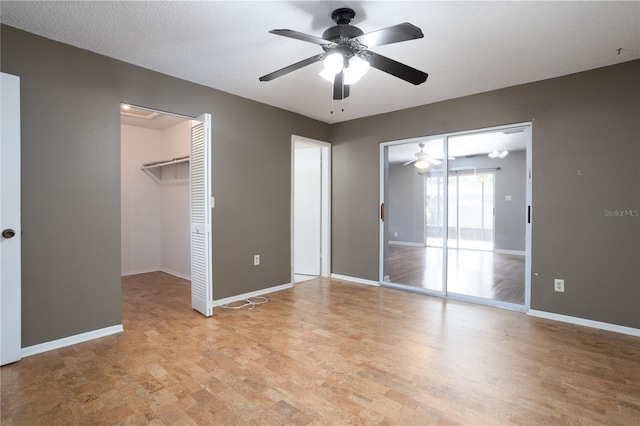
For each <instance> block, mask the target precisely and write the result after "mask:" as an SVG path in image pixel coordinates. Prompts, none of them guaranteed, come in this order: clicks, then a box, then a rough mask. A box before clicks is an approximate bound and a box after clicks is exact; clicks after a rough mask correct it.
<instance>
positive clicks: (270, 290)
mask: <svg viewBox="0 0 640 426" xmlns="http://www.w3.org/2000/svg"><path fill="white" fill-rule="evenodd" d="M292 287H293V284H291V283H288V284H281V285H277V286H275V287H269V288H263V289H262V290H256V291H252V292H249V293H244V294H238V295H237V296H231V297H225V298H224V299H218V300H214V301H213V305H211V306H213V307H216V306H221V305H226V304H227V303H233V302H237V301H238V300H245V299H248V298H250V297H258V296H262V295H263V294H268V293H275V292H276V291H282V290H286V289H288V288H292Z"/></svg>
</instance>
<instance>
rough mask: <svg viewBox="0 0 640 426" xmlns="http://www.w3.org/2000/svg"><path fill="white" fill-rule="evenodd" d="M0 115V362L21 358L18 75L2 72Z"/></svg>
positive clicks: (2, 363)
mask: <svg viewBox="0 0 640 426" xmlns="http://www.w3.org/2000/svg"><path fill="white" fill-rule="evenodd" d="M0 87H1V88H2V90H0V94H1V97H2V101H1V106H0V117H1V122H2V126H1V127H2V130H1V132H0V229H1V230H2V235H1V236H0V325H1V330H0V365H5V364H9V363H11V362H15V361H18V360H19V359H20V349H21V318H20V315H21V312H20V305H21V293H20V291H21V289H20V287H21V271H20V268H21V264H20V262H21V258H20V257H21V256H20V250H21V248H20V246H21V244H20V242H21V240H20V233H21V227H20V78H19V77H16V76H14V75H9V74H5V73H2V80H1V82H0Z"/></svg>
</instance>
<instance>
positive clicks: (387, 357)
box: [0, 272, 640, 426]
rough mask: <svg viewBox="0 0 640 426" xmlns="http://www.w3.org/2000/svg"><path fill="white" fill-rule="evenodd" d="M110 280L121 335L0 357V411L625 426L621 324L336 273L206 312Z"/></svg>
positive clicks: (37, 418) (41, 418) (635, 370)
mask: <svg viewBox="0 0 640 426" xmlns="http://www.w3.org/2000/svg"><path fill="white" fill-rule="evenodd" d="M122 290H123V292H122V300H123V305H122V316H123V323H124V328H125V331H124V333H122V334H119V335H115V336H109V337H105V338H101V339H97V340H94V341H90V342H86V343H82V344H78V345H74V346H70V347H66V348H62V349H58V350H54V351H50V352H47V353H43V354H39V355H34V356H31V357H28V358H25V359H23V360H21V361H20V362H17V363H15V364H11V365H8V366H4V367H2V369H1V371H0V380H1V398H2V402H1V404H2V416H1V423H2V425H9V426H10V425H38V424H41V425H63V424H72V425H83V424H86V425H90V424H123V425H140V424H157V425H161V424H163V425H192V424H193V425H196V424H200V425H227V424H228V425H254V424H255V425H260V424H264V425H275V424H291V425H346V424H354V425H360V424H362V425H365V424H366V425H373V424H380V425H422V424H433V425H452V424H463V425H501V424H505V425H506V424H523V425H542V424H544V425H551V424H553V425H556V424H589V425H595V424H611V425H614V424H617V425H638V424H639V420H640V339H638V338H635V337H632V336H626V335H620V334H616V333H611V332H605V331H599V330H593V329H589V328H583V327H579V326H574V325H568V324H563V323H557V322H553V321H549V320H544V319H540V318H534V317H529V316H526V315H524V314H521V313H516V312H511V311H504V310H499V309H493V308H488V307H483V306H476V305H471V304H465V303H461V302H457V301H452V300H444V299H439V298H434V297H429V296H423V295H417V294H414V293H407V292H402V291H397V290H393V289H389V288H381V287H370V286H363V285H359V284H352V283H345V282H342V281H339V280H335V279H315V280H311V281H306V282H303V283H300V284H297V285H296V286H295V287H294V288H293V289H289V290H284V291H280V292H277V293H273V294H270V295H269V296H268V297H269V299H270V301H269V303H266V304H263V305H259V306H256V307H255V308H254V309H252V310H236V311H225V310H222V309H216V310H215V313H214V315H213V317H210V318H204V317H202V316H201V315H200V314H198V313H196V312H195V311H193V310H191V309H190V292H189V283H188V282H187V281H184V280H181V279H178V278H174V277H171V276H169V275H166V274H163V273H159V272H158V273H150V274H142V275H137V276H131V277H126V278H123V282H122Z"/></svg>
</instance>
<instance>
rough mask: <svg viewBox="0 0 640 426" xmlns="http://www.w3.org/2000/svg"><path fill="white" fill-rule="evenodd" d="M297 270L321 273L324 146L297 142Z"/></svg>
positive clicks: (295, 195)
mask: <svg viewBox="0 0 640 426" xmlns="http://www.w3.org/2000/svg"><path fill="white" fill-rule="evenodd" d="M294 155H295V167H294V169H295V170H294V173H295V178H294V244H293V247H294V250H295V254H294V267H293V270H294V273H296V274H303V275H320V256H321V232H322V225H321V200H322V183H321V166H322V148H321V147H319V146H316V145H312V144H307V143H304V142H296V143H295V154H294Z"/></svg>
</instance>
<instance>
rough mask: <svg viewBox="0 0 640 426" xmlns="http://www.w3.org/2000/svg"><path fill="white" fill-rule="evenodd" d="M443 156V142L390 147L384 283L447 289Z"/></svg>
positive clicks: (386, 169) (386, 200)
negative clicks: (444, 261)
mask: <svg viewBox="0 0 640 426" xmlns="http://www.w3.org/2000/svg"><path fill="white" fill-rule="evenodd" d="M421 145H422V146H421ZM442 152H443V140H442V139H440V138H438V139H432V140H425V141H422V142H414V143H410V144H400V145H391V146H388V147H386V148H385V154H384V155H385V171H384V172H385V196H384V200H385V222H384V238H385V241H384V266H383V276H384V279H383V281H385V282H390V283H394V284H402V285H406V286H411V287H417V288H423V289H427V290H434V291H443V282H442V272H443V256H442V250H443V249H442V239H443V237H444V229H443V215H444V201H443V200H444V187H443V176H442ZM418 166H420V167H418Z"/></svg>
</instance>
